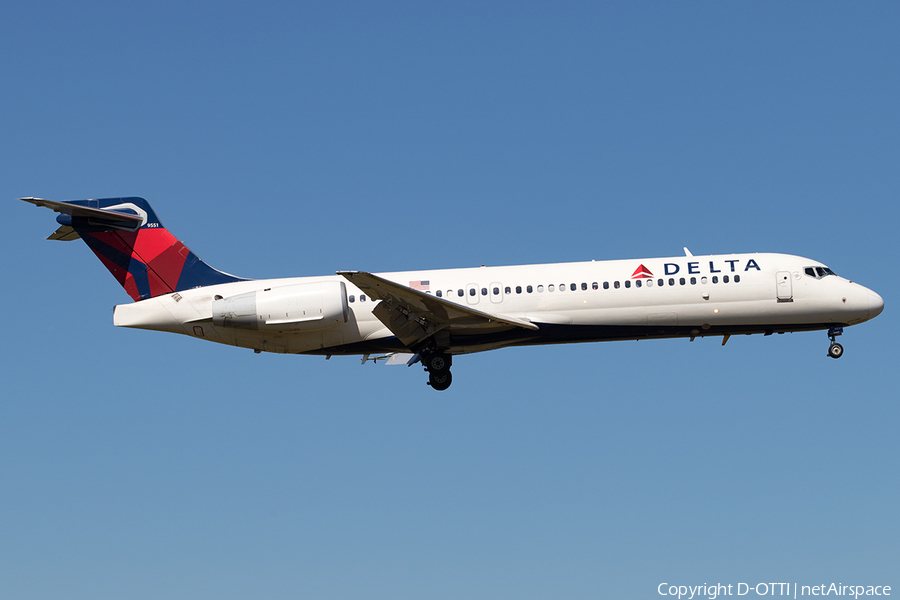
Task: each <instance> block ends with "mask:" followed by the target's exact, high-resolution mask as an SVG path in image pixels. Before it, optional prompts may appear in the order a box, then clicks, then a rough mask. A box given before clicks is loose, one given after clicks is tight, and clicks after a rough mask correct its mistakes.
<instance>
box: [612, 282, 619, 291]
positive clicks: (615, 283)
mask: <svg viewBox="0 0 900 600" xmlns="http://www.w3.org/2000/svg"><path fill="white" fill-rule="evenodd" d="M613 287H614V288H616V289H619V282H618V281H614V282H613Z"/></svg>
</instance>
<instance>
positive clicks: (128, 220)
mask: <svg viewBox="0 0 900 600" xmlns="http://www.w3.org/2000/svg"><path fill="white" fill-rule="evenodd" d="M19 200H23V201H25V202H30V203H31V204H34V205H35V206H43V207H44V208H49V209H50V210H55V211H56V212H58V213H62V214H64V215H69V216H70V217H82V218H87V219H97V220H100V221H104V222H111V223H118V224H122V225H127V226H129V228H131V229H136V228H137V227H140V225H141V223H142V222H143V221H144V219H145V218H146V217H145V216H141V215H139V214H136V213H135V212H134V211H133V210H132V211H131V212H132V214H128V213H125V212H120V211H116V210H104V209H102V208H90V207H87V206H79V205H77V204H70V203H68V202H56V201H54V200H44V199H43V198H19ZM124 210H130V209H124ZM52 239H57V238H52Z"/></svg>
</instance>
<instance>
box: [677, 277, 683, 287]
mask: <svg viewBox="0 0 900 600" xmlns="http://www.w3.org/2000/svg"><path fill="white" fill-rule="evenodd" d="M678 283H679V284H681V285H684V277H679V278H678Z"/></svg>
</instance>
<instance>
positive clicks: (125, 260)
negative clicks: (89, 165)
mask: <svg viewBox="0 0 900 600" xmlns="http://www.w3.org/2000/svg"><path fill="white" fill-rule="evenodd" d="M20 200H24V201H25V202H30V203H31V204H34V205H35V206H43V207H45V208H49V209H50V210H53V211H56V212H58V213H60V214H59V215H58V216H57V217H56V221H57V222H58V223H59V224H60V227H59V229H57V230H56V231H55V232H54V233H53V234H52V235H51V236H50V237H49V238H47V239H49V240H62V241H71V240H77V239H78V238H81V239H82V240H84V242H85V243H86V244H87V245H88V247H89V248H90V249H91V250H93V252H94V254H96V255H97V258H99V259H100V261H101V262H102V263H103V264H104V265H105V266H106V268H107V269H109V272H110V273H112V274H113V277H115V278H116V280H117V281H118V282H119V283H120V284H121V285H122V287H123V288H125V291H126V292H128V295H129V296H131V297H132V299H134V300H135V301H137V300H145V299H147V298H153V297H155V296H161V295H163V294H170V293H172V292H179V291H182V290H187V289H191V288H196V287H203V286H207V285H215V284H218V283H230V282H233V281H246V280H245V279H242V278H240V277H235V276H234V275H229V274H227V273H223V272H222V271H218V270H216V269H214V268H212V267H210V266H209V265H207V264H206V263H205V262H203V261H202V260H200V258H198V257H197V255H196V254H194V253H193V252H191V251H190V250H189V249H188V247H187V246H185V245H184V244H183V243H182V242H180V241H179V240H178V239H177V238H175V236H173V235H172V234H171V233H169V231H168V230H167V229H166V228H165V227H163V225H162V223H160V221H159V219H158V218H157V216H156V213H155V212H153V209H152V208H150V204H149V203H148V202H147V201H146V200H144V199H143V198H102V199H97V200H69V201H66V202H55V201H52V200H43V199H41V198H20Z"/></svg>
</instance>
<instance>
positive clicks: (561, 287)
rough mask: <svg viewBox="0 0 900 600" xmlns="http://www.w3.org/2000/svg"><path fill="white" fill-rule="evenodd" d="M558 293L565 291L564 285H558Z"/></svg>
mask: <svg viewBox="0 0 900 600" xmlns="http://www.w3.org/2000/svg"><path fill="white" fill-rule="evenodd" d="M559 291H561V292H564V291H566V284H564V283H561V284H559Z"/></svg>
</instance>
